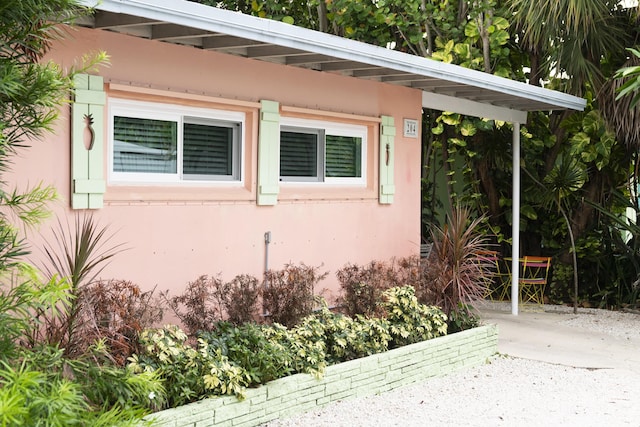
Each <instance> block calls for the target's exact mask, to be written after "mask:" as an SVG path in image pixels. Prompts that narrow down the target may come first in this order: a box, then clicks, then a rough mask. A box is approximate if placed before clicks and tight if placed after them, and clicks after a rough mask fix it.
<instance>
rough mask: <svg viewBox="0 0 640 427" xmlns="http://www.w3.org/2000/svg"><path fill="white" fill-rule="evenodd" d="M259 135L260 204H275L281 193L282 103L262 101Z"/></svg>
mask: <svg viewBox="0 0 640 427" xmlns="http://www.w3.org/2000/svg"><path fill="white" fill-rule="evenodd" d="M260 105H261V108H260V133H259V136H258V191H257V193H258V194H257V203H258V205H265V206H269V205H271V206H273V205H276V204H277V203H278V193H280V104H279V103H278V102H275V101H267V100H262V101H260Z"/></svg>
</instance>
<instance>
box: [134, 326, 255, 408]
mask: <svg viewBox="0 0 640 427" xmlns="http://www.w3.org/2000/svg"><path fill="white" fill-rule="evenodd" d="M187 339H188V337H187V334H185V333H184V332H183V331H182V330H181V329H180V328H179V327H177V326H175V325H169V326H165V327H164V328H162V329H149V330H146V331H144V332H143V333H142V334H141V336H140V340H141V344H142V346H143V348H144V352H143V353H142V354H137V355H134V356H132V357H131V358H130V359H129V360H130V363H129V365H128V367H129V369H131V370H132V371H133V372H136V373H140V372H157V374H158V376H159V378H161V379H162V380H163V382H164V386H165V388H166V390H167V405H168V406H169V407H175V406H179V405H182V404H185V403H189V402H193V401H196V400H198V399H200V398H202V397H206V396H214V395H227V394H228V395H236V396H237V397H238V398H244V389H245V387H246V386H248V385H249V376H248V374H247V373H246V372H245V371H244V369H242V368H241V367H238V366H235V365H233V364H232V363H231V362H230V361H229V359H228V358H227V357H226V356H224V355H223V354H222V351H221V350H220V349H219V348H215V347H212V346H210V345H209V344H208V343H207V341H205V340H203V339H198V341H197V348H194V347H192V346H190V345H189V344H188V343H187Z"/></svg>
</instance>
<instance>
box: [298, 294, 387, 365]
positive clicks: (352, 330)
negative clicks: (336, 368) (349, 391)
mask: <svg viewBox="0 0 640 427" xmlns="http://www.w3.org/2000/svg"><path fill="white" fill-rule="evenodd" d="M294 331H295V333H296V334H297V335H298V336H299V337H302V338H304V339H307V340H309V341H311V342H315V343H317V344H319V345H320V344H321V345H323V347H324V348H325V352H326V356H325V358H326V360H327V363H328V364H335V363H340V362H344V361H347V360H352V359H357V358H359V357H364V356H369V355H371V354H375V353H380V352H383V351H386V350H387V349H388V343H389V340H390V339H391V335H390V334H389V324H388V322H387V321H386V320H385V319H382V318H366V317H364V316H357V317H356V318H355V319H353V318H351V317H348V316H345V315H343V314H339V313H333V312H331V311H330V310H329V309H328V308H327V307H326V306H324V307H323V308H322V309H321V310H320V311H318V312H315V313H314V314H312V315H310V316H307V317H305V318H304V319H303V320H302V321H301V322H300V323H299V324H298V325H296V327H295V328H294Z"/></svg>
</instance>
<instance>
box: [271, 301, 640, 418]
mask: <svg viewBox="0 0 640 427" xmlns="http://www.w3.org/2000/svg"><path fill="white" fill-rule="evenodd" d="M486 308H487V307H486V306H485V307H484V308H483V310H484V309H486ZM489 308H490V309H491V310H504V311H507V310H509V308H508V306H505V305H498V306H495V305H493V306H491V307H489ZM545 311H548V312H554V313H563V316H562V317H560V321H559V323H558V324H559V325H561V328H562V329H563V330H566V331H569V332H571V331H575V333H576V335H579V334H581V333H582V334H584V333H585V331H589V332H590V334H589V335H591V336H592V338H593V337H596V338H598V339H602V345H603V346H604V347H607V346H608V345H609V341H607V340H609V339H610V340H611V341H610V342H611V343H613V344H615V345H618V344H620V345H623V347H622V348H623V350H624V351H629V353H630V354H629V356H630V357H631V360H632V361H635V360H640V359H639V358H640V315H637V314H627V313H620V312H610V311H605V310H595V309H580V311H579V314H578V315H573V314H572V313H571V309H569V308H567V307H558V306H545ZM499 327H500V326H499ZM571 340H572V338H571V334H569V335H567V337H566V344H567V345H571ZM613 344H612V345H613ZM576 345H577V344H576ZM589 345H593V344H592V343H591V342H590V344H589ZM538 350H539V354H540V355H541V356H544V353H545V349H543V348H542V349H538ZM556 351H558V350H556ZM585 351H586V352H588V351H589V349H587V350H585ZM501 352H505V351H504V350H502V349H501ZM507 353H508V351H507ZM587 356H588V355H587ZM624 361H625V362H629V359H628V358H627V357H626V355H625V356H624ZM609 363H610V364H611V367H607V368H593V367H589V368H576V367H573V366H569V365H567V364H554V363H548V362H543V361H540V360H532V359H524V358H514V357H511V356H507V355H499V356H496V357H495V358H493V359H492V360H491V361H490V363H488V364H486V365H482V366H479V367H477V368H472V369H467V370H464V371H461V372H457V373H453V374H450V375H447V376H443V377H438V378H433V379H430V380H428V381H426V382H423V383H419V384H415V385H413V386H409V387H405V388H402V389H398V390H394V391H391V392H387V393H383V394H380V395H377V396H371V397H367V398H360V399H352V400H347V401H341V402H336V403H334V404H331V405H329V406H327V407H325V408H323V409H321V410H318V411H313V412H309V413H306V414H303V415H299V416H294V417H292V418H288V419H281V420H275V421H272V422H270V423H268V424H266V425H265V426H270V427H276V426H305V427H313V426H345V427H347V426H349V427H355V426H404V427H408V426H453V425H457V426H640V366H636V365H635V364H634V365H629V364H628V363H620V364H618V363H617V362H616V360H611V361H609ZM634 363H635V362H634ZM629 367H631V368H632V369H629Z"/></svg>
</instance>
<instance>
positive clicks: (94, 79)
mask: <svg viewBox="0 0 640 427" xmlns="http://www.w3.org/2000/svg"><path fill="white" fill-rule="evenodd" d="M74 84H75V99H74V103H73V105H72V107H71V115H72V120H71V186H72V188H71V207H72V208H73V209H99V208H101V207H102V206H103V195H104V192H105V188H106V184H105V179H104V105H105V101H106V96H105V93H104V89H103V82H102V77H100V76H90V75H87V74H78V75H76V76H75V77H74Z"/></svg>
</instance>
